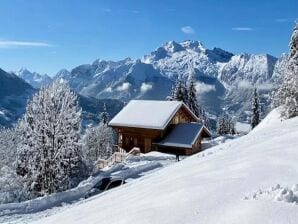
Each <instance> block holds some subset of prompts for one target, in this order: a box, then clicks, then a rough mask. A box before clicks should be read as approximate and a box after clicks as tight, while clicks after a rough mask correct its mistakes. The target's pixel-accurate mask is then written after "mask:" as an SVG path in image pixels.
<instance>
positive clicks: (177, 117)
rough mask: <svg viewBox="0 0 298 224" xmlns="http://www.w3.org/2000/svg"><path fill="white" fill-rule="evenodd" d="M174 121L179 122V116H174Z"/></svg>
mask: <svg viewBox="0 0 298 224" xmlns="http://www.w3.org/2000/svg"><path fill="white" fill-rule="evenodd" d="M174 123H175V124H178V123H179V116H176V117H175V119H174Z"/></svg>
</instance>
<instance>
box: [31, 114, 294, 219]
mask: <svg viewBox="0 0 298 224" xmlns="http://www.w3.org/2000/svg"><path fill="white" fill-rule="evenodd" d="M297 135H298V118H294V119H290V120H286V121H281V120H280V116H279V112H278V111H277V110H274V111H273V112H271V113H270V114H269V115H268V116H267V117H266V118H265V119H264V120H263V121H262V123H261V124H260V125H259V126H258V127H257V128H256V129H255V130H253V131H252V132H251V133H249V134H248V135H246V136H244V137H241V138H238V139H236V140H233V141H230V142H227V143H225V144H222V145H218V146H216V147H213V148H210V149H208V150H207V151H204V152H201V153H199V154H196V155H193V156H192V157H190V158H188V159H185V160H183V161H181V162H179V163H175V164H174V165H172V166H169V167H167V168H164V169H162V170H160V171H158V172H156V173H153V174H151V175H148V176H147V177H144V178H141V179H139V180H138V181H134V182H131V183H128V184H126V185H124V186H122V187H120V188H117V189H114V190H112V191H109V192H106V193H104V194H101V195H98V196H95V197H93V198H90V199H89V200H87V201H85V202H81V203H78V204H77V205H76V206H72V207H71V208H68V209H67V208H66V209H61V211H60V212H58V213H57V214H54V215H52V216H49V217H46V218H44V219H41V220H40V219H39V220H38V221H37V222H36V223H43V224H50V223H59V222H61V221H62V220H63V223H88V224H91V223H196V224H198V223H202V224H209V223H210V224H214V223H221V224H224V223H227V224H230V223H242V224H260V223H271V224H275V223H276V224H280V223H296V221H297V219H298V205H297V203H298V185H297V184H298V183H297V179H298V163H297V158H298V150H297V145H298V140H297ZM291 188H292V190H290V189H291Z"/></svg>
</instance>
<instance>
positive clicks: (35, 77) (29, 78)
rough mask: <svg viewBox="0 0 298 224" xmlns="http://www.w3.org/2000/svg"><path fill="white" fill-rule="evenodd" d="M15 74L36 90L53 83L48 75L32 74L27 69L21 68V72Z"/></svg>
mask: <svg viewBox="0 0 298 224" xmlns="http://www.w3.org/2000/svg"><path fill="white" fill-rule="evenodd" d="M14 73H15V74H16V75H17V76H19V77H20V78H22V79H24V80H25V81H26V82H28V83H29V84H30V85H31V86H33V87H34V88H40V87H41V86H45V85H48V84H50V83H51V82H52V78H51V77H50V76H48V75H47V74H44V75H41V74H38V73H36V72H30V71H29V70H27V69H26V68H21V69H20V70H19V71H17V72H14Z"/></svg>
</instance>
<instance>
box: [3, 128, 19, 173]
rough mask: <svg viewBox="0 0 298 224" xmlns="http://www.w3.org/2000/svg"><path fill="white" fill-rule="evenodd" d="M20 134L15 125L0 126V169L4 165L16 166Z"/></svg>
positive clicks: (12, 167)
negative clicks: (8, 126) (11, 126)
mask: <svg viewBox="0 0 298 224" xmlns="http://www.w3.org/2000/svg"><path fill="white" fill-rule="evenodd" d="M18 144H19V136H18V133H17V130H16V128H15V127H13V128H0V161H1V163H0V170H1V168H2V167H4V166H8V167H10V168H11V169H14V168H15V167H14V166H15V161H16V158H17V147H18Z"/></svg>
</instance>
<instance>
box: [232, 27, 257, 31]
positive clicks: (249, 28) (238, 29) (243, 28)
mask: <svg viewBox="0 0 298 224" xmlns="http://www.w3.org/2000/svg"><path fill="white" fill-rule="evenodd" d="M232 30H234V31H252V30H253V28H251V27H233V28H232Z"/></svg>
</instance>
